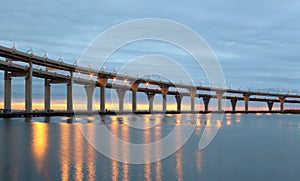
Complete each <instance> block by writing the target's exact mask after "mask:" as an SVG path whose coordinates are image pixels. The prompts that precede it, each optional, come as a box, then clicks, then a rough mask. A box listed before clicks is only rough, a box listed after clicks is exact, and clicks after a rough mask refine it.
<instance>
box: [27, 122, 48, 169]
mask: <svg viewBox="0 0 300 181" xmlns="http://www.w3.org/2000/svg"><path fill="white" fill-rule="evenodd" d="M31 133H32V148H31V149H32V153H33V158H34V161H35V165H36V166H37V169H38V171H39V173H42V171H43V167H44V163H45V162H44V161H45V157H46V155H47V151H48V134H49V125H48V124H45V123H39V122H33V123H32V132H31Z"/></svg>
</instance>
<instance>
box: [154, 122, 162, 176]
mask: <svg viewBox="0 0 300 181" xmlns="http://www.w3.org/2000/svg"><path fill="white" fill-rule="evenodd" d="M154 131H155V141H159V140H160V139H161V129H160V127H159V124H157V126H156V127H155V129H154ZM160 145H161V142H159V143H158V148H156V149H155V155H156V159H157V160H158V158H160V155H161V146H160ZM155 173H156V180H161V160H158V161H156V162H155Z"/></svg>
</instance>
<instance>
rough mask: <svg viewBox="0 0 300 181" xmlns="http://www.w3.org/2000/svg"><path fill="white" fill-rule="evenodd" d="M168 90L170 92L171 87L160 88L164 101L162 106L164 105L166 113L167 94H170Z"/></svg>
mask: <svg viewBox="0 0 300 181" xmlns="http://www.w3.org/2000/svg"><path fill="white" fill-rule="evenodd" d="M168 90H169V87H167V86H161V87H160V91H161V94H162V97H163V100H162V104H163V110H162V111H163V112H166V111H167V93H168Z"/></svg>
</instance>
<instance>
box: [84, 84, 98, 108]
mask: <svg viewBox="0 0 300 181" xmlns="http://www.w3.org/2000/svg"><path fill="white" fill-rule="evenodd" d="M84 89H85V93H86V97H87V110H88V111H92V110H93V94H94V90H95V86H94V85H86V86H84Z"/></svg>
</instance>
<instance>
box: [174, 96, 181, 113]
mask: <svg viewBox="0 0 300 181" xmlns="http://www.w3.org/2000/svg"><path fill="white" fill-rule="evenodd" d="M175 99H176V103H177V112H181V101H182V97H181V95H180V94H178V95H175Z"/></svg>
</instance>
